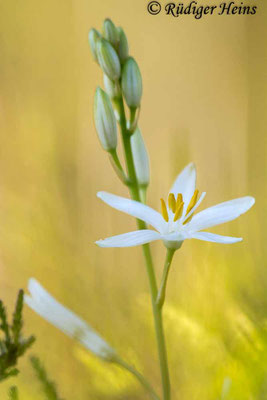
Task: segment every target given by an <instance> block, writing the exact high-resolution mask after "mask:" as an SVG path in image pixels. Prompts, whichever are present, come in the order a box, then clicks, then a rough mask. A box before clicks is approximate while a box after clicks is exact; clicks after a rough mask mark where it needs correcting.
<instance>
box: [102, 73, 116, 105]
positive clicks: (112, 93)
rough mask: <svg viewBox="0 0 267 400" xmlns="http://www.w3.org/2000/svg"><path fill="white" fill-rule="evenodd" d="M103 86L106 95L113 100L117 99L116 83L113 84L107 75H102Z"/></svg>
mask: <svg viewBox="0 0 267 400" xmlns="http://www.w3.org/2000/svg"><path fill="white" fill-rule="evenodd" d="M103 80H104V86H105V90H106V92H107V94H108V95H109V97H110V98H111V99H112V100H113V99H115V98H116V97H118V95H119V93H120V91H119V87H118V85H117V84H116V82H113V81H112V80H111V79H109V77H108V76H107V75H105V74H104V79H103Z"/></svg>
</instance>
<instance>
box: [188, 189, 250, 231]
mask: <svg viewBox="0 0 267 400" xmlns="http://www.w3.org/2000/svg"><path fill="white" fill-rule="evenodd" d="M254 203H255V199H254V198H253V197H250V196H246V197H241V198H239V199H235V200H230V201H226V202H224V203H220V204H218V205H216V206H214V207H210V208H207V209H206V210H204V211H201V212H200V213H198V214H196V215H195V216H194V217H193V218H192V221H191V222H190V223H189V224H188V226H187V229H188V230H190V231H191V232H196V231H200V230H202V229H206V228H210V227H212V226H216V225H219V224H223V223H224V222H228V221H232V220H233V219H236V218H237V217H239V216H240V215H241V214H244V213H245V212H246V211H248V210H249V209H250V208H251V207H252V206H253V204H254Z"/></svg>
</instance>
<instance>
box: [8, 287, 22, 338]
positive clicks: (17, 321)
mask: <svg viewBox="0 0 267 400" xmlns="http://www.w3.org/2000/svg"><path fill="white" fill-rule="evenodd" d="M23 297H24V292H23V290H20V291H19V293H18V297H17V302H16V307H15V311H14V314H13V323H12V327H11V329H12V332H13V339H14V343H18V341H19V338H20V335H21V330H22V326H23V321H22V310H23Z"/></svg>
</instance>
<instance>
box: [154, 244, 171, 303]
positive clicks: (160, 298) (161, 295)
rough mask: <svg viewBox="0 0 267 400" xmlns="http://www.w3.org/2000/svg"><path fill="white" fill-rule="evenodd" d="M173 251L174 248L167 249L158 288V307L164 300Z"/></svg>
mask: <svg viewBox="0 0 267 400" xmlns="http://www.w3.org/2000/svg"><path fill="white" fill-rule="evenodd" d="M174 253H175V249H167V253H166V259H165V265H164V270H163V274H162V279H161V283H160V288H159V291H158V296H157V305H158V307H159V308H162V306H163V304H164V301H165V295H166V286H167V280H168V275H169V272H170V267H171V263H172V259H173V255H174Z"/></svg>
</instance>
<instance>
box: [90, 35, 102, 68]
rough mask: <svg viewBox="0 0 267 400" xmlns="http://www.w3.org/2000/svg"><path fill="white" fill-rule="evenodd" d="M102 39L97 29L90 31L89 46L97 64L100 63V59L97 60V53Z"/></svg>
mask: <svg viewBox="0 0 267 400" xmlns="http://www.w3.org/2000/svg"><path fill="white" fill-rule="evenodd" d="M100 37H101V35H100V33H99V32H98V31H97V30H96V29H90V31H89V34H88V39H89V44H90V48H91V52H92V54H93V57H94V59H95V61H97V62H98V59H97V52H96V44H97V41H98V40H99V38H100Z"/></svg>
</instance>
